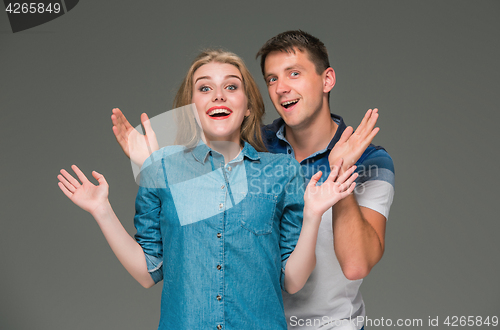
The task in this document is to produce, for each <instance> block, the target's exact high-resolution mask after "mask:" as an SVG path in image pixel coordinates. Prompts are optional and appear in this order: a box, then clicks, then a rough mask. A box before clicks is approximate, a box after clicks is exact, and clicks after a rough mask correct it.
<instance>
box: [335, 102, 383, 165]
mask: <svg viewBox="0 0 500 330" xmlns="http://www.w3.org/2000/svg"><path fill="white" fill-rule="evenodd" d="M377 119H378V109H373V110H372V109H370V110H368V111H367V112H366V114H365V116H364V118H363V120H362V121H361V124H359V126H358V128H357V129H356V131H355V132H354V133H353V129H352V127H351V126H349V127H347V128H346V129H345V130H344V132H343V133H342V136H341V137H340V139H339V141H338V142H337V143H336V144H335V146H334V147H333V149H332V151H331V152H330V155H329V156H328V161H329V162H330V166H333V164H335V163H336V162H338V161H339V159H344V162H343V165H342V168H341V170H340V173H343V172H344V171H346V170H347V169H348V168H350V167H351V166H352V165H354V164H356V162H357V161H358V159H359V158H360V157H361V155H362V154H363V152H364V151H365V150H366V148H367V147H368V146H369V145H370V143H371V142H372V140H373V138H374V137H375V135H377V133H378V131H379V128H378V127H376V128H374V127H375V124H376V123H377Z"/></svg>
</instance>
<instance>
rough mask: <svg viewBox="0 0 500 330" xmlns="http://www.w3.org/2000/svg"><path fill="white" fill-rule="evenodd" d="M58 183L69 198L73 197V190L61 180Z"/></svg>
mask: <svg viewBox="0 0 500 330" xmlns="http://www.w3.org/2000/svg"><path fill="white" fill-rule="evenodd" d="M57 185H58V186H59V188H60V189H61V191H62V192H63V193H64V194H65V195H66V197H68V198H69V199H71V197H73V194H72V193H71V191H69V190H68V189H67V188H66V187H65V186H64V185H63V184H62V183H61V182H58V183H57Z"/></svg>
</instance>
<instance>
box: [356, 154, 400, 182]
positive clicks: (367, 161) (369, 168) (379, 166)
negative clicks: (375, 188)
mask: <svg viewBox="0 0 500 330" xmlns="http://www.w3.org/2000/svg"><path fill="white" fill-rule="evenodd" d="M356 166H357V169H356V171H357V172H358V173H359V174H360V179H362V180H361V181H370V180H382V181H386V182H389V183H391V184H392V185H394V162H393V160H392V158H391V156H390V155H389V153H388V152H387V151H386V150H385V149H384V148H383V147H381V146H375V145H373V144H370V145H369V146H368V148H366V150H365V152H364V153H363V154H362V155H361V157H360V158H359V160H358V161H357V162H356Z"/></svg>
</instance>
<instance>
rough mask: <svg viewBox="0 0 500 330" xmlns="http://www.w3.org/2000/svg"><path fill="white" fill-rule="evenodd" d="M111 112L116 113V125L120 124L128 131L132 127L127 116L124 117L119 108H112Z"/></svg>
mask: <svg viewBox="0 0 500 330" xmlns="http://www.w3.org/2000/svg"><path fill="white" fill-rule="evenodd" d="M115 110H116V111H115ZM113 113H114V114H115V115H116V119H117V123H118V125H119V126H121V127H122V128H123V129H124V130H126V131H128V130H130V129H131V128H133V127H132V125H130V123H129V122H128V120H127V117H125V115H124V114H123V112H122V111H121V110H120V109H118V108H115V109H113Z"/></svg>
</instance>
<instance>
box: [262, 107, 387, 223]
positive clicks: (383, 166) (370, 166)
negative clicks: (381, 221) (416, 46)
mask: <svg viewBox="0 0 500 330" xmlns="http://www.w3.org/2000/svg"><path fill="white" fill-rule="evenodd" d="M331 117H332V120H333V121H334V122H335V123H336V124H337V125H338V128H337V131H336V132H335V135H334V136H333V138H332V140H331V141H330V143H329V144H328V146H327V147H326V148H325V149H323V150H319V151H317V152H315V153H313V154H312V155H310V156H309V157H307V158H305V159H303V160H302V161H301V162H300V165H301V168H302V172H303V175H304V177H305V178H306V180H310V179H311V177H312V176H313V175H314V174H315V173H317V172H318V171H322V172H323V175H322V177H321V179H320V182H323V181H324V180H325V179H326V178H327V177H328V175H329V174H330V164H329V162H328V155H329V154H330V151H331V150H332V149H333V147H334V146H335V144H336V143H337V142H338V141H339V139H340V137H341V136H342V133H343V132H344V130H345V129H346V128H347V126H346V124H345V123H344V120H343V119H342V117H340V116H338V115H335V114H331ZM262 138H263V140H264V144H265V145H266V147H267V150H268V151H269V152H272V153H281V154H288V155H290V156H291V157H293V158H295V153H294V151H293V148H292V146H291V145H290V143H289V142H288V141H287V139H286V137H285V122H284V120H283V119H282V118H278V119H276V120H275V121H274V122H273V123H272V124H269V125H266V126H264V127H262ZM356 166H357V168H356V172H357V173H358V175H359V176H358V178H357V179H356V184H357V187H356V191H355V195H356V199H357V201H358V204H359V205H360V206H365V207H368V208H370V209H373V210H375V211H377V212H379V213H381V214H382V215H384V216H385V217H386V219H387V218H388V216H389V208H390V204H391V203H392V197H393V196H392V193H393V191H394V164H393V161H392V158H391V156H389V154H388V153H387V151H386V150H385V149H384V148H382V147H380V146H375V145H373V144H370V145H369V146H368V148H366V150H365V152H364V153H363V154H362V155H361V157H360V158H359V159H358V161H357V162H356ZM388 191H389V193H388Z"/></svg>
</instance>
